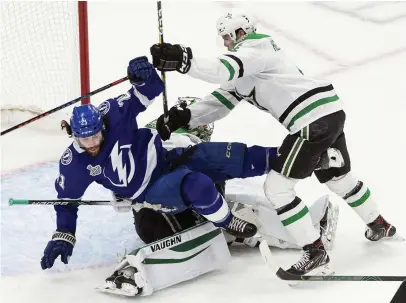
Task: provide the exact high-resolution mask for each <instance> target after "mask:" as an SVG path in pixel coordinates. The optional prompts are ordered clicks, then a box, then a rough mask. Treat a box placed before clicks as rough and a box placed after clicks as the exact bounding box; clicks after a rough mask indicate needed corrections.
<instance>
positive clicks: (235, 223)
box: [223, 215, 257, 238]
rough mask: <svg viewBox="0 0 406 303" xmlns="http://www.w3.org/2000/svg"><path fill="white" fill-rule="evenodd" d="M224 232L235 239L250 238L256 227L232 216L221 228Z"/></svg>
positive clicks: (255, 231)
mask: <svg viewBox="0 0 406 303" xmlns="http://www.w3.org/2000/svg"><path fill="white" fill-rule="evenodd" d="M223 228H224V230H225V231H226V232H227V233H229V234H230V235H232V236H234V237H236V238H251V237H253V236H254V235H255V234H256V233H257V227H256V226H255V225H254V224H252V223H249V222H247V221H245V220H243V219H240V218H238V217H236V216H234V215H233V217H232V219H231V221H230V222H229V223H228V224H227V225H226V226H225V227H223Z"/></svg>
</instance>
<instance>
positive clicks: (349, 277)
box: [259, 240, 406, 282]
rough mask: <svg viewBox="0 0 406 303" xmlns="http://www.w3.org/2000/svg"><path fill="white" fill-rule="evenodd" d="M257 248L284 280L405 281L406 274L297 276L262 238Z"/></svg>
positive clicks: (266, 261)
mask: <svg viewBox="0 0 406 303" xmlns="http://www.w3.org/2000/svg"><path fill="white" fill-rule="evenodd" d="M259 250H260V252H261V255H262V257H263V258H264V260H265V263H266V264H268V266H269V267H270V268H271V270H272V271H273V272H274V273H275V274H276V276H277V277H278V278H279V279H281V280H284V281H319V282H320V281H321V282H324V281H346V282H348V281H351V282H357V281H358V282H361V281H385V282H386V281H405V280H406V276H354V275H346V276H334V275H333V276H312V275H309V276H298V275H293V274H291V273H288V272H287V271H285V270H284V269H282V268H281V267H280V266H279V265H278V264H277V263H276V262H275V261H274V257H273V256H272V254H271V250H270V249H269V246H268V243H267V242H266V241H265V240H264V241H262V242H261V244H260V245H259Z"/></svg>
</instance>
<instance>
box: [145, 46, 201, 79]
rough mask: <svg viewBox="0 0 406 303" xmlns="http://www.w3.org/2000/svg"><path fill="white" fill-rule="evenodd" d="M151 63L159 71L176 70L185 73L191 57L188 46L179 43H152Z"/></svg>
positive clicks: (188, 67)
mask: <svg viewBox="0 0 406 303" xmlns="http://www.w3.org/2000/svg"><path fill="white" fill-rule="evenodd" d="M150 52H151V55H152V64H153V65H154V66H155V67H156V68H157V69H158V70H160V71H175V70H176V71H178V72H180V73H182V74H186V73H187V72H188V71H189V69H190V66H191V62H190V60H192V59H193V54H192V50H191V49H190V47H184V46H183V45H180V44H173V45H172V44H170V43H162V44H154V45H152V46H151V48H150Z"/></svg>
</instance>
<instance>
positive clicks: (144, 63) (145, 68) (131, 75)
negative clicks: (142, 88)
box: [127, 56, 154, 86]
mask: <svg viewBox="0 0 406 303" xmlns="http://www.w3.org/2000/svg"><path fill="white" fill-rule="evenodd" d="M153 71H154V67H153V66H152V64H151V63H149V62H148V59H147V57H145V56H143V57H137V58H135V59H132V60H131V61H130V63H128V67H127V75H128V79H129V80H130V82H131V84H133V85H135V86H138V85H142V84H144V83H145V82H146V81H147V80H148V79H149V78H150V76H151V74H152V72H153Z"/></svg>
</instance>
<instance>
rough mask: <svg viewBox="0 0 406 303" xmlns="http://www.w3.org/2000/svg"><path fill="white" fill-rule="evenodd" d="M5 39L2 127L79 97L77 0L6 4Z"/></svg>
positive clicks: (2, 51) (55, 116) (66, 111)
mask: <svg viewBox="0 0 406 303" xmlns="http://www.w3.org/2000/svg"><path fill="white" fill-rule="evenodd" d="M0 38H1V39H0V40H1V46H0V47H1V48H0V54H1V98H0V102H1V105H0V108H1V118H2V123H1V124H2V128H3V127H4V126H5V125H14V124H17V123H20V122H22V121H24V120H26V119H28V118H31V117H33V116H34V115H37V114H39V113H42V112H45V111H47V110H50V109H52V108H54V107H57V106H59V105H61V104H63V103H65V102H67V101H70V100H72V99H74V98H77V97H78V96H80V61H79V60H80V51H79V21H78V4H77V2H67V1H66V2H60V1H57V2H40V1H39V2H2V3H1V36H0ZM70 111H71V107H68V108H67V109H63V110H61V111H60V112H58V113H57V114H53V115H51V116H52V118H51V119H50V118H48V117H47V118H45V120H43V119H41V120H39V121H41V122H42V123H41V125H43V124H44V122H43V121H45V124H46V123H47V122H46V121H48V122H49V121H53V120H54V119H58V120H60V119H67V118H68V117H69V113H70ZM37 123H38V122H34V123H32V124H36V125H37ZM56 126H57V128H59V122H57V123H56Z"/></svg>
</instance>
